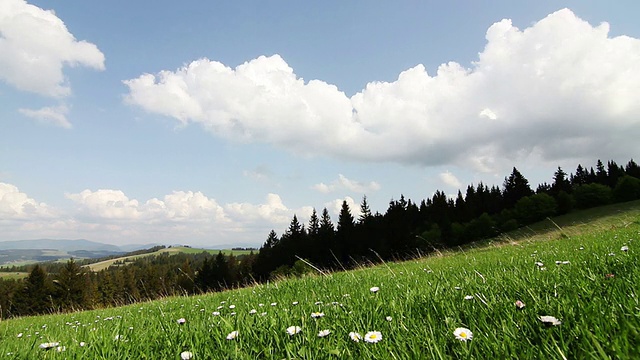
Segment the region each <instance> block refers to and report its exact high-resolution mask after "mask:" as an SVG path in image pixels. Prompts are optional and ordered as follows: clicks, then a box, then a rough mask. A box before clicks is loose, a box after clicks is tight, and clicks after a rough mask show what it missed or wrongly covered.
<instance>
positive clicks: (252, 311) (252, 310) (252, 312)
mask: <svg viewBox="0 0 640 360" xmlns="http://www.w3.org/2000/svg"><path fill="white" fill-rule="evenodd" d="M257 312H258V310H256V309H251V310H249V314H251V315H253V314H255V313H257Z"/></svg>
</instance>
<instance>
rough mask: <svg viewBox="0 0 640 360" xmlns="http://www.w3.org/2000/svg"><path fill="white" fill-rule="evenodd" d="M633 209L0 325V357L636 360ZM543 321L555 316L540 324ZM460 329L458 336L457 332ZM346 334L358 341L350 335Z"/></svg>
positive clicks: (639, 234)
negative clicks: (448, 246)
mask: <svg viewBox="0 0 640 360" xmlns="http://www.w3.org/2000/svg"><path fill="white" fill-rule="evenodd" d="M637 205H638V203H637V202H636V204H635V205H634V204H631V205H628V207H627V208H626V209H623V210H619V211H618V210H616V209H615V208H609V209H608V210H606V209H605V210H604V212H603V213H602V214H601V215H599V216H592V215H593V214H594V213H593V212H591V213H589V212H587V213H582V215H580V214H572V215H571V216H573V217H574V220H569V222H563V220H562V218H560V219H554V222H555V224H557V225H559V226H560V227H561V228H562V230H560V229H558V228H557V227H556V225H554V224H553V223H552V222H551V221H547V222H543V223H541V224H538V225H536V226H532V227H530V228H529V229H527V230H526V231H521V232H520V233H519V234H517V233H512V234H509V236H508V237H504V238H503V239H501V240H496V241H492V242H486V243H485V246H484V247H475V248H466V249H462V250H461V251H459V252H455V253H454V252H451V253H445V254H441V255H439V256H433V257H429V258H424V259H419V260H414V261H406V262H399V263H387V264H383V265H380V266H375V267H370V268H364V267H363V268H362V269H358V270H355V271H350V272H341V273H334V274H329V275H327V276H323V275H314V276H307V277H304V278H301V279H289V280H282V281H278V282H273V283H269V284H262V285H257V286H255V287H252V288H246V289H239V290H235V291H227V292H223V293H216V294H210V295H203V296H193V297H177V298H167V299H164V300H161V301H155V302H149V303H143V304H137V305H132V306H127V307H121V308H114V309H105V310H98V311H87V312H80V313H73V314H61V315H51V316H41V317H29V318H22V319H13V320H8V321H4V322H2V323H0V354H2V355H3V356H6V358H8V359H128V358H130V359H180V358H181V354H182V356H183V357H182V358H189V356H188V355H192V358H193V359H257V358H265V359H283V358H287V359H293V358H296V359H334V358H335V359H431V358H436V359H448V358H464V359H471V358H475V359H498V358H519V359H562V358H567V359H591V358H594V359H601V358H634V357H637V356H638V344H640V303H639V300H638V289H640V267H639V266H638V254H639V253H640V251H639V250H638V249H639V248H640V216H639V215H638V212H637V210H638V206H637ZM600 211H603V210H600ZM590 216H591V217H590ZM589 219H590V220H589ZM572 221H573V222H572ZM536 229H537V230H536ZM553 229H555V230H553ZM375 288H378V290H377V291H372V290H376V289H375ZM516 301H521V302H522V303H523V304H524V307H523V308H521V309H520V308H518V307H517V306H516V305H515V303H516ZM542 316H553V317H555V318H556V319H557V320H558V321H559V322H560V323H559V324H556V325H552V324H546V323H543V322H542V321H541V319H540V317H542ZM181 319H184V323H182V322H183V321H182V320H181ZM543 319H545V320H547V319H546V318H543ZM179 320H180V321H179ZM295 327H298V328H299V330H300V332H298V333H295V332H296V331H297V329H296V328H295ZM459 328H464V329H465V330H462V334H464V335H465V336H466V338H465V339H466V341H462V340H460V338H463V337H462V336H463V335H460V334H459V335H458V337H456V335H454V332H456V330H457V329H459ZM287 330H289V331H290V332H292V333H295V334H293V335H290V334H289V333H288V332H287ZM324 330H328V331H324ZM234 331H237V333H234ZM460 331H461V330H458V332H457V333H459V332H460ZM327 333H328V335H325V334H327ZM350 333H358V334H360V335H361V336H362V338H360V339H359V341H357V342H356V341H354V340H352V339H353V338H357V336H356V335H355V334H351V335H350ZM319 335H325V336H319ZM45 343H50V344H45ZM41 344H45V345H47V346H51V347H52V348H51V349H50V350H45V349H42V348H40V346H41ZM58 350H60V351H58Z"/></svg>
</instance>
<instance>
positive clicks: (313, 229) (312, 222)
mask: <svg viewBox="0 0 640 360" xmlns="http://www.w3.org/2000/svg"><path fill="white" fill-rule="evenodd" d="M318 232H320V219H319V218H318V214H317V213H316V209H315V208H314V209H313V212H312V213H311V217H310V218H309V235H311V236H316V235H318Z"/></svg>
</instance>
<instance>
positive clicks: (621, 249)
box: [620, 245, 629, 251]
mask: <svg viewBox="0 0 640 360" xmlns="http://www.w3.org/2000/svg"><path fill="white" fill-rule="evenodd" d="M620 251H629V247H628V246H627V245H625V246H623V247H621V248H620Z"/></svg>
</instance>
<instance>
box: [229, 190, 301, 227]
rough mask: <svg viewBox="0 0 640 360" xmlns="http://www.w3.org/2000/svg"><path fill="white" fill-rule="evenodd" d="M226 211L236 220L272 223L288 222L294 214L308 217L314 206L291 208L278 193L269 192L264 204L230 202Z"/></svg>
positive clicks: (299, 216)
mask: <svg viewBox="0 0 640 360" xmlns="http://www.w3.org/2000/svg"><path fill="white" fill-rule="evenodd" d="M225 211H226V212H227V214H229V216H230V217H231V218H233V219H234V220H235V221H242V222H254V221H266V222H268V223H270V224H274V225H275V224H279V225H282V224H286V223H288V222H290V221H291V219H292V217H293V214H294V213H295V214H296V215H297V216H298V219H299V220H300V219H306V218H308V217H309V216H311V212H312V211H313V208H312V207H308V206H305V207H301V208H299V209H290V208H289V207H287V206H286V205H285V204H284V203H283V202H282V199H281V198H280V196H279V195H277V194H268V195H267V197H266V200H265V202H264V203H263V204H251V203H230V204H227V205H225Z"/></svg>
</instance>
